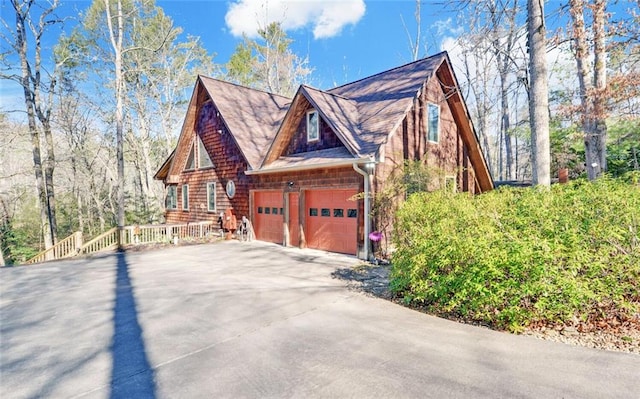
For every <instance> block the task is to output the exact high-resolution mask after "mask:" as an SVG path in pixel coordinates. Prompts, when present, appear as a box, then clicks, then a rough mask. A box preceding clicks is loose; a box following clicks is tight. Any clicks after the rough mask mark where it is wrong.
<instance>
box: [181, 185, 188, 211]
mask: <svg viewBox="0 0 640 399" xmlns="http://www.w3.org/2000/svg"><path fill="white" fill-rule="evenodd" d="M182 209H183V210H185V211H188V210H189V185H188V184H183V185H182Z"/></svg>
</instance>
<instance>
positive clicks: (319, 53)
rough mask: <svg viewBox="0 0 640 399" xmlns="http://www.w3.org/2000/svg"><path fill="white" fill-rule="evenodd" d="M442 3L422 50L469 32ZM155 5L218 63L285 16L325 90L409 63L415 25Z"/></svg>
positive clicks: (403, 1) (342, 5)
mask: <svg viewBox="0 0 640 399" xmlns="http://www.w3.org/2000/svg"><path fill="white" fill-rule="evenodd" d="M443 3H447V1H445V0H422V2H421V4H422V10H421V11H422V12H421V15H422V38H421V40H422V43H421V46H420V56H421V57H422V56H426V55H430V54H434V53H437V52H439V51H441V50H442V43H443V41H444V40H445V39H446V38H449V43H451V38H453V37H457V36H458V35H460V34H461V33H462V32H464V24H463V23H462V26H461V22H460V21H459V20H458V18H457V13H456V11H455V10H454V9H453V8H454V7H453V6H451V3H452V2H448V3H449V5H447V6H445V5H443ZM454 3H455V2H454ZM563 3H566V1H565V2H561V1H554V0H552V1H547V2H546V3H545V4H546V6H545V7H546V12H547V14H548V15H547V23H548V25H549V26H550V27H551V28H552V29H553V28H554V27H557V26H558V25H559V24H560V25H561V24H562V23H563V22H565V21H562V20H561V19H562V18H563V17H558V14H557V12H556V10H557V9H558V7H559V5H560V4H563ZM622 3H625V1H623V2H622ZM90 4H91V1H90V0H61V5H60V7H59V9H58V15H59V16H61V17H75V19H74V18H71V19H69V20H68V21H67V23H66V24H65V28H64V30H66V31H68V32H70V31H71V29H72V28H73V26H74V24H75V23H77V21H78V20H77V15H78V12H80V11H84V10H85V9H86V8H87V7H89V5H90ZM156 4H157V5H158V6H160V7H162V8H163V9H164V11H165V13H166V14H167V15H169V16H170V17H171V18H172V19H173V20H174V24H175V26H180V27H182V28H183V30H184V34H185V35H186V34H191V35H194V36H199V37H200V38H201V40H202V42H203V44H204V46H205V48H206V49H207V50H208V51H209V52H210V53H215V54H216V57H215V59H214V61H215V62H216V63H219V64H223V63H226V62H227V61H228V59H229V57H230V55H231V54H232V53H233V51H234V49H235V47H236V45H237V44H238V43H239V42H240V41H241V40H242V38H241V34H240V32H242V31H245V32H247V34H249V35H250V36H251V35H252V34H255V30H256V28H257V26H258V21H260V23H262V24H263V25H264V24H265V21H272V20H278V21H280V22H282V23H283V26H284V27H285V29H286V30H287V33H288V35H289V37H290V38H292V39H293V40H294V43H293V45H292V48H293V50H294V51H295V53H296V54H298V55H300V56H308V58H309V65H310V66H311V67H312V68H313V73H312V75H311V78H310V81H309V84H311V85H312V86H315V87H318V88H321V89H327V88H330V87H334V86H336V85H340V84H343V83H346V82H350V81H354V80H357V79H360V78H363V77H366V76H370V75H372V74H375V73H378V72H381V71H384V70H387V69H390V68H393V67H396V66H399V65H402V64H405V63H407V62H410V61H411V55H410V51H409V39H408V36H407V31H408V32H409V33H410V34H411V35H412V37H413V38H415V32H416V21H415V17H414V13H415V1H414V0H156ZM626 4H633V2H630V3H629V2H626ZM611 7H618V6H615V5H613V6H611ZM620 7H622V6H620ZM11 11H12V10H11V8H10V5H9V4H8V1H6V0H0V12H2V14H3V18H4V19H7V21H8V22H10V23H12V22H13V20H12V18H10V16H11V14H10V12H11ZM5 13H6V14H5ZM267 16H268V17H267ZM523 18H524V16H523ZM559 18H560V19H559ZM565 18H566V16H565ZM403 20H404V24H403ZM405 26H406V27H405ZM48 33H49V36H48V37H47V38H45V43H46V44H48V45H49V46H52V45H53V44H55V41H56V40H57V37H58V36H57V35H58V34H59V32H58V31H53V30H52V31H50V32H48ZM454 67H455V65H454ZM194 79H195V77H194ZM0 89H2V95H1V96H0V100H1V101H2V104H1V106H0V109H3V110H7V109H11V108H13V109H15V108H16V107H18V108H20V103H21V101H23V100H22V99H20V95H21V92H20V88H19V86H18V85H17V84H12V83H8V82H6V81H0ZM14 102H17V104H15V105H14V104H13V103H14Z"/></svg>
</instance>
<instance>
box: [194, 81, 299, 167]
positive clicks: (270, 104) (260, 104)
mask: <svg viewBox="0 0 640 399" xmlns="http://www.w3.org/2000/svg"><path fill="white" fill-rule="evenodd" d="M200 80H201V81H202V84H203V85H204V87H205V89H206V90H207V92H208V93H209V96H210V97H211V99H212V100H213V102H214V104H215V106H216V108H217V109H218V111H219V112H220V115H221V116H222V119H223V120H224V122H225V124H226V125H227V127H228V128H229V131H230V133H231V134H232V135H233V137H234V138H235V140H236V143H237V144H238V148H239V149H240V151H242V153H243V154H244V157H245V159H246V160H247V163H248V164H249V167H250V168H251V169H257V168H258V167H259V166H260V164H261V163H262V160H263V159H264V156H265V155H266V152H267V149H268V148H269V146H270V144H271V142H272V141H273V138H274V137H275V135H276V133H277V131H278V128H279V127H280V123H281V122H282V119H283V118H284V115H285V113H286V112H287V108H288V107H289V104H290V103H291V99H289V98H287V97H283V96H280V95H277V94H272V93H267V92H264V91H260V90H255V89H251V88H248V87H244V86H239V85H236V84H233V83H228V82H224V81H221V80H218V79H213V78H208V77H205V76H200Z"/></svg>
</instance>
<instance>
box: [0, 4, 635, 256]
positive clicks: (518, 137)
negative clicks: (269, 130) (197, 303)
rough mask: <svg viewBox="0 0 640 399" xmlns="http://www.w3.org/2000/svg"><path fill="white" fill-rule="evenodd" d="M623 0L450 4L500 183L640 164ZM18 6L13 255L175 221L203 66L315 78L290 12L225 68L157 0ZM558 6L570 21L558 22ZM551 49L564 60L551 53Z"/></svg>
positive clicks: (6, 44) (7, 231) (285, 84)
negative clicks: (169, 182) (290, 30)
mask: <svg viewBox="0 0 640 399" xmlns="http://www.w3.org/2000/svg"><path fill="white" fill-rule="evenodd" d="M612 3H613V2H607V1H604V0H590V1H583V0H569V1H568V2H566V3H562V4H559V5H556V7H555V8H553V9H549V10H546V12H545V10H544V9H543V8H542V6H543V2H542V1H539V0H528V1H524V0H490V1H480V0H466V1H450V2H448V4H447V6H449V7H455V8H457V9H458V11H459V12H458V18H459V19H460V24H461V25H462V26H465V27H466V29H465V31H464V32H462V33H461V34H460V37H458V38H456V39H455V40H454V42H453V43H448V46H449V48H451V49H452V50H450V56H451V59H452V62H453V64H454V67H455V68H456V73H457V77H458V79H459V81H460V83H461V86H462V87H461V89H462V91H463V95H464V97H465V99H466V101H467V105H468V107H469V110H470V112H471V116H472V120H473V123H474V126H475V128H476V131H477V133H478V136H479V138H480V141H481V144H482V147H483V150H484V152H485V156H486V158H487V162H488V164H489V167H490V169H491V173H492V175H493V177H494V179H495V180H523V181H532V182H533V183H534V184H542V185H548V184H549V183H550V179H551V177H552V176H556V175H557V173H558V171H559V170H560V169H567V170H568V172H569V175H570V176H571V177H572V178H578V177H581V176H582V177H587V178H589V179H596V178H597V177H599V176H600V175H602V174H603V173H609V174H611V175H614V176H616V175H620V174H622V173H624V172H626V171H629V170H640V166H639V158H640V84H639V83H638V82H640V44H639V43H640V12H639V11H638V10H640V1H638V0H635V1H620V2H617V3H616V5H617V6H618V8H619V9H624V10H626V12H625V13H622V14H620V13H618V14H616V15H612V14H610V13H609V12H608V9H607V7H608V6H610V5H611V4H612ZM10 4H11V8H10V9H11V10H12V11H13V14H11V15H9V14H3V15H2V25H3V26H2V31H1V38H2V52H1V55H0V62H1V65H2V71H1V72H0V78H2V79H8V80H11V81H14V82H17V83H18V84H19V85H20V86H21V87H22V89H23V93H24V97H23V98H24V102H23V103H21V104H15V106H14V108H15V109H12V110H9V111H7V112H4V113H0V131H1V132H2V134H0V249H1V256H0V262H1V263H2V264H5V263H8V264H11V263H19V262H21V261H24V260H25V259H27V258H29V257H30V256H32V255H34V254H35V253H36V252H37V251H39V250H40V249H43V248H46V247H49V246H51V245H52V244H53V243H54V242H56V240H58V239H60V238H64V237H66V236H68V235H69V234H71V233H72V232H74V231H82V232H83V233H84V234H85V237H92V236H94V235H96V234H98V233H100V232H102V231H105V230H106V229H108V228H110V227H113V226H124V225H129V224H147V223H159V222H162V211H163V199H164V188H163V186H162V184H161V183H160V182H157V181H154V180H153V175H154V173H155V172H156V171H157V169H158V167H159V166H160V165H161V164H162V162H163V161H164V160H165V159H166V157H167V156H168V155H169V154H170V152H171V151H172V150H173V148H174V146H175V144H176V141H177V138H178V135H179V132H180V129H181V126H182V121H183V117H184V112H185V110H186V106H187V101H188V100H189V96H190V93H191V90H192V87H193V84H194V82H195V78H196V76H197V74H204V75H208V76H213V77H216V78H220V79H224V80H229V81H233V82H236V83H239V84H243V85H247V86H251V87H255V88H259V89H263V90H267V91H271V92H275V93H280V94H285V95H293V93H294V92H295V90H296V89H297V88H298V86H299V84H302V83H307V82H308V81H309V80H310V79H311V78H312V77H313V66H312V65H309V62H308V57H306V56H305V55H304V54H295V53H294V52H293V51H292V50H291V48H290V44H291V39H290V38H288V37H287V35H286V33H285V32H284V31H283V29H282V28H281V25H280V24H279V23H277V22H276V23H270V24H267V23H265V24H264V27H263V28H262V29H261V30H260V31H259V33H260V36H259V38H258V39H255V40H253V39H249V38H247V37H245V38H244V40H243V41H242V42H241V43H240V44H239V45H238V46H237V48H236V51H235V53H234V54H233V55H232V56H231V58H230V60H229V61H228V62H227V63H225V64H219V63H216V62H215V60H214V56H213V54H210V53H208V52H207V51H206V50H205V49H204V48H203V46H202V44H201V42H200V40H199V38H197V37H192V36H189V35H188V34H187V33H188V32H186V33H185V32H183V31H182V29H181V28H180V27H177V26H175V25H174V23H173V21H172V20H171V18H170V17H169V16H167V15H165V14H164V12H163V10H162V8H160V7H158V6H156V4H155V2H154V1H153V0H94V1H93V2H92V3H91V4H90V5H89V6H88V8H87V9H86V10H84V11H82V13H81V14H80V15H66V16H65V15H60V14H59V13H58V12H57V11H58V6H59V0H50V1H34V0H10ZM415 10H416V12H415V15H414V16H413V17H414V18H415V20H416V21H415V22H416V24H415V26H417V30H416V31H413V32H410V31H409V30H408V29H407V37H408V44H409V46H408V48H409V50H408V58H411V59H418V58H420V57H423V56H426V55H429V54H430V53H434V52H436V51H434V49H433V48H431V47H432V45H433V43H431V42H430V41H429V36H428V34H426V33H425V32H426V31H427V28H426V27H423V26H422V25H423V24H422V21H421V2H420V1H416V8H415ZM70 17H74V18H80V20H81V21H82V23H80V24H78V25H77V26H76V28H75V29H74V30H73V31H72V32H71V33H69V34H68V35H61V36H60V37H58V38H56V39H55V40H56V42H57V45H56V46H55V50H54V51H53V52H52V53H51V54H50V53H49V52H44V51H43V49H42V41H43V38H44V37H48V35H50V34H51V30H52V26H54V25H57V24H64V23H65V20H66V18H70ZM545 18H547V19H549V18H556V19H558V20H566V21H567V23H566V26H561V27H560V28H558V29H557V30H555V31H551V32H549V31H547V30H546V27H547V25H546V24H545ZM563 18H564V19H563ZM398 23H401V22H398ZM402 23H404V22H402ZM405 29H406V26H405ZM406 44H407V43H399V44H398V47H399V48H401V47H405V46H406ZM550 54H554V55H556V57H553V59H556V60H564V61H566V62H557V63H555V64H551V65H548V64H547V59H550V58H551V57H549V55H550ZM14 111H19V115H20V116H19V117H16V115H14Z"/></svg>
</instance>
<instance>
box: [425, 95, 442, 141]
mask: <svg viewBox="0 0 640 399" xmlns="http://www.w3.org/2000/svg"><path fill="white" fill-rule="evenodd" d="M439 136H440V107H439V106H438V105H436V104H432V103H427V140H428V141H431V142H433V143H437V142H438V140H439Z"/></svg>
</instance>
